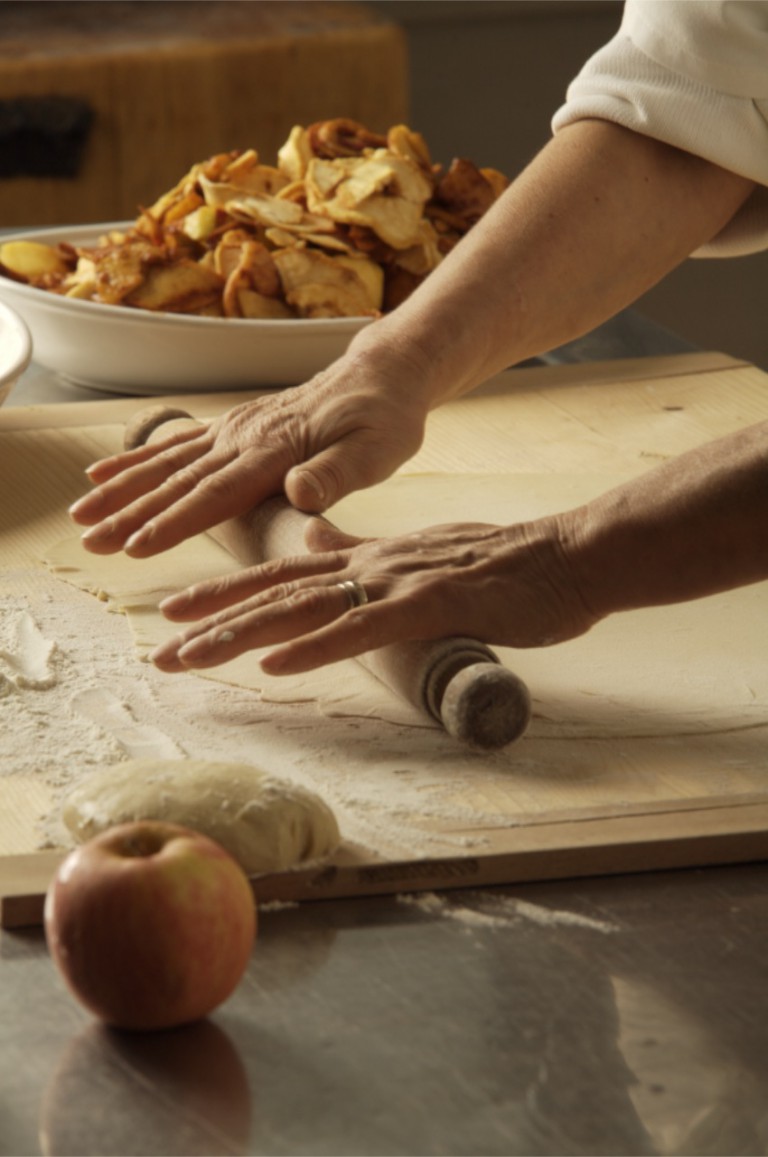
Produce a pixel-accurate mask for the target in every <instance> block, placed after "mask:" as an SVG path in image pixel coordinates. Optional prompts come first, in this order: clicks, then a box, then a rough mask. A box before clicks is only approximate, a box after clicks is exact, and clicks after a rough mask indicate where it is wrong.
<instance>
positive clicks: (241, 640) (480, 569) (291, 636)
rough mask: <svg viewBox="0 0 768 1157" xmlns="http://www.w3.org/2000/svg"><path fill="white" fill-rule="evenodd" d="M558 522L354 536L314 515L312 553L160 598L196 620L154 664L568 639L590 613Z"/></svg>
mask: <svg viewBox="0 0 768 1157" xmlns="http://www.w3.org/2000/svg"><path fill="white" fill-rule="evenodd" d="M562 523H563V519H562V518H560V519H556V518H549V519H541V520H538V521H536V522H532V523H527V524H522V525H517V526H512V527H501V526H493V525H488V524H485V523H459V524H448V525H444V526H435V527H431V528H429V529H427V530H425V531H422V532H419V533H417V534H407V535H402V536H400V537H395V538H385V539H363V538H357V537H354V536H351V535H347V534H344V533H342V532H341V531H339V530H336V529H335V528H334V527H330V526H329V525H328V524H327V523H325V522H324V521H323V520H321V519H313V520H311V522H310V523H309V524H308V530H307V535H306V539H307V545H308V547H309V549H310V553H309V554H307V555H302V556H298V557H295V558H289V559H280V560H273V561H270V562H268V563H265V564H264V565H262V566H258V567H252V568H250V569H248V570H244V571H240V572H238V573H235V574H230V575H227V576H225V577H223V578H220V579H214V580H212V581H209V582H205V583H200V584H198V585H197V586H194V587H191V588H189V589H188V590H186V591H182V592H179V594H177V595H173V596H171V597H170V598H169V599H166V600H165V601H164V602H163V603H162V604H161V609H162V610H163V613H164V614H165V615H166V616H167V617H168V618H170V619H172V620H173V621H176V622H190V621H194V622H195V625H194V626H192V627H189V628H188V629H187V630H185V631H184V632H182V633H181V634H180V635H179V636H178V637H176V638H175V639H173V640H171V641H169V642H167V643H164V644H163V645H162V646H161V647H159V648H157V650H156V651H155V652H154V653H153V654H152V656H151V657H152V659H153V661H154V662H155V664H156V665H157V666H158V667H160V668H161V669H162V670H165V671H183V670H186V669H189V668H204V667H212V666H217V665H218V664H220V663H224V662H227V661H228V660H230V659H233V658H235V657H236V656H238V655H241V654H243V653H244V652H245V651H248V650H251V649H255V648H261V647H275V649H274V650H272V651H270V652H269V653H268V654H267V655H266V656H264V658H263V659H262V667H263V669H264V670H265V671H267V672H268V673H269V674H273V675H287V674H296V673H298V672H301V671H307V670H311V669H312V668H316V667H319V666H321V665H323V664H326V663H331V662H335V661H337V660H340V659H344V658H349V657H352V656H354V655H359V654H362V653H363V652H364V651H368V650H372V649H374V648H377V647H381V646H383V645H385V644H388V643H393V642H398V641H401V640H405V639H431V638H440V637H445V636H450V635H468V636H471V637H473V638H476V639H480V640H483V641H485V642H488V643H496V644H505V645H508V646H514V647H534V646H545V645H547V644H551V643H555V642H559V641H562V640H564V639H568V638H572V637H574V636H576V635H579V634H582V633H583V632H584V631H586V630H588V629H589V627H590V626H592V624H593V623H594V621H595V619H596V616H595V615H594V614H592V613H591V612H590V610H589V609H588V608H587V607H586V605H585V604H584V602H583V600H582V599H581V597H580V595H579V592H578V589H577V587H576V584H575V582H574V578H573V574H572V571H571V567H570V564H569V560H568V555H567V549H566V548H565V547H564V543H566V542H567V541H568V535H569V533H570V532H568V531H567V532H566V534H565V535H564V533H563V532H564V527H563V525H562ZM348 579H353V580H354V581H356V582H359V583H362V584H363V586H364V587H365V591H366V593H367V595H368V599H369V602H368V603H367V604H365V605H364V606H361V607H356V608H354V609H351V610H350V609H349V603H348V599H347V595H346V593H345V592H344V591H343V590H341V589H340V588H339V586H338V584H339V583H340V582H344V581H345V580H348Z"/></svg>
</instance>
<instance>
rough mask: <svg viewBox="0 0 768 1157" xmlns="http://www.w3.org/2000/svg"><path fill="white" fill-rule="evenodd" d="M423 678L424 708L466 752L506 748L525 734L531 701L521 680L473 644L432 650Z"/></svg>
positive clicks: (456, 642)
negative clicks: (431, 661)
mask: <svg viewBox="0 0 768 1157" xmlns="http://www.w3.org/2000/svg"><path fill="white" fill-rule="evenodd" d="M436 648H437V657H436V660H435V662H434V664H433V665H432V667H431V669H430V670H429V671H428V673H427V675H426V678H425V679H424V706H425V707H426V709H427V711H428V712H429V714H430V715H431V716H432V717H433V718H434V719H436V720H437V721H438V723H442V725H443V726H444V727H445V730H446V731H447V732H448V734H449V735H452V736H453V737H454V739H458V740H460V741H461V742H462V743H466V744H469V745H470V746H471V747H478V748H483V749H485V750H495V749H498V748H502V747H506V746H508V745H509V744H510V743H514V742H515V740H517V739H520V737H521V736H522V735H523V734H524V732H525V731H526V729H527V727H528V724H529V723H530V719H531V696H530V692H529V691H528V688H527V687H526V685H525V683H524V682H523V681H522V679H520V678H518V676H517V675H515V674H514V673H513V672H512V671H510V670H509V669H508V668H507V667H504V666H503V665H502V663H501V662H500V661H499V659H498V657H497V655H496V654H495V652H494V651H492V650H491V648H490V647H487V646H486V645H485V644H484V643H481V642H479V641H478V640H477V639H465V638H454V639H451V640H444V641H443V643H442V647H441V645H440V643H438V644H437V645H436Z"/></svg>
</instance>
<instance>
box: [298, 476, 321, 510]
mask: <svg viewBox="0 0 768 1157" xmlns="http://www.w3.org/2000/svg"><path fill="white" fill-rule="evenodd" d="M296 481H297V482H300V483H301V484H302V485H303V486H307V487H308V488H309V489H310V490H311V491H312V493H313V494H316V495H317V497H318V498H319V499H320V501H321V502H325V490H324V488H323V486H322V484H321V482H320V479H319V478H318V477H317V475H316V474H314V473H313V472H312V471H311V470H299V471H298V472H297V474H296Z"/></svg>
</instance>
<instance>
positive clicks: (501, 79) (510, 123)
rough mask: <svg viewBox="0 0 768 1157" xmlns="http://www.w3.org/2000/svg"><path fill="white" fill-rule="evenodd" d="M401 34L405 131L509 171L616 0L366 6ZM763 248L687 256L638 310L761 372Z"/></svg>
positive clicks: (446, 154)
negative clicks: (728, 255) (407, 111)
mask: <svg viewBox="0 0 768 1157" xmlns="http://www.w3.org/2000/svg"><path fill="white" fill-rule="evenodd" d="M370 6H371V7H373V8H375V9H378V10H379V11H380V12H381V13H382V14H385V15H386V16H388V17H389V18H390V19H392V20H395V21H397V22H398V23H400V24H401V25H402V26H403V27H404V28H405V30H406V32H407V36H408V44H409V49H410V84H411V110H412V111H411V124H412V127H414V128H416V129H419V130H420V131H421V132H423V133H424V135H425V137H426V138H427V140H428V142H429V144H430V147H431V149H432V152H433V155H434V157H435V159H436V160H441V161H449V160H450V159H451V157H452V156H455V155H464V156H467V157H471V158H472V160H474V161H477V162H478V163H481V164H486V165H494V166H496V167H497V168H500V169H503V170H504V171H506V172H507V173H509V174H510V175H513V174H514V173H515V172H518V171H519V170H520V169H521V168H522V167H523V166H524V165H525V164H526V162H527V161H528V160H529V159H530V158H531V156H532V155H533V154H534V152H535V151H536V150H537V149H538V148H540V147H541V146H542V145H543V144H544V142H545V141H546V140H547V139H548V136H549V133H550V130H549V122H550V118H551V116H552V113H553V112H554V111H555V109H556V108H557V107H558V106H559V105H560V104H561V103H562V100H563V97H564V94H565V90H566V87H567V84H568V82H569V80H570V79H571V78H572V76H573V75H574V74H575V73H576V72H577V71H578V70H579V68H580V66H581V64H582V63H583V62H584V60H586V59H587V57H588V56H589V55H590V54H591V53H592V52H594V51H595V50H596V49H597V48H599V47H600V46H601V45H602V44H604V43H605V41H606V40H608V39H609V38H610V37H611V36H612V35H613V33H614V32H615V31H616V29H617V28H618V26H619V22H620V20H621V9H622V5H621V3H620V2H618V0H371V2H370ZM767 297H768V253H761V254H756V255H754V256H750V257H742V258H737V259H732V260H706V261H703V260H699V259H696V260H689V261H687V262H685V264H684V265H683V266H681V268H679V269H678V270H676V271H675V272H674V273H672V274H671V275H670V276H669V277H668V278H667V279H666V280H665V282H664V283H663V284H662V285H659V286H657V287H656V288H655V289H653V290H651V292H650V293H648V294H646V295H645V296H644V297H643V298H642V299H641V301H640V302H639V303H638V308H640V309H642V311H643V312H644V313H646V314H647V315H648V316H650V317H652V318H655V319H656V320H657V321H659V322H661V323H662V324H664V325H666V326H668V327H669V328H671V329H673V330H675V331H677V332H678V333H680V334H682V335H683V336H684V337H686V338H688V339H689V340H690V341H693V342H695V343H697V344H699V345H701V346H702V347H704V348H707V349H719V350H723V351H724V352H726V353H730V354H732V355H733V356H735V357H742V358H745V359H747V360H749V361H752V362H755V363H756V364H757V365H760V366H762V367H763V368H765V369H768V316H766V315H767V314H768V310H766V305H765V303H766V298H767Z"/></svg>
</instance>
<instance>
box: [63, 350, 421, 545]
mask: <svg viewBox="0 0 768 1157" xmlns="http://www.w3.org/2000/svg"><path fill="white" fill-rule="evenodd" d="M418 377H419V372H418V368H417V367H416V366H414V365H413V364H407V363H405V361H404V360H403V359H400V362H399V364H398V361H397V359H396V358H394V357H392V358H390V359H389V360H388V359H387V358H385V357H379V358H377V359H376V364H375V366H374V367H373V368H371V367H370V365H369V366H368V367H367V368H363V367H361V366H360V365H359V364H358V363H357V361H356V360H355V359H354V358H353V357H351V356H345V357H344V358H342V359H340V360H339V361H338V362H336V363H335V364H334V365H333V366H331V367H330V368H329V369H328V370H326V371H324V372H323V373H321V374H319V375H318V376H317V377H315V378H314V379H312V381H310V382H308V383H306V384H305V385H302V386H299V387H296V388H294V389H289V390H283V391H281V392H279V393H275V394H270V395H266V396H264V397H260V398H258V399H256V400H255V401H250V402H246V403H244V404H242V405H240V406H236V407H235V408H234V409H232V410H230V411H228V412H227V413H226V414H224V415H222V416H221V417H220V418H218V419H217V420H216V421H214V422H212V423H211V424H210V425H200V426H199V427H197V428H195V429H191V430H190V429H187V430H183V431H177V432H175V433H172V434H170V435H169V437H168V438H167V439H162V440H158V441H157V442H156V443H155V444H152V445H148V446H141V447H139V448H138V449H136V450H130V451H126V452H125V453H122V454H117V455H115V456H114V457H111V458H105V459H103V460H102V461H100V462H97V463H95V464H94V465H93V466H91V467H90V468H89V470H88V474H89V477H90V478H91V480H92V481H93V482H94V483H96V489H95V490H93V491H91V493H89V494H88V495H86V496H85V497H84V498H81V499H79V500H78V501H77V502H76V503H75V504H74V505H73V506H72V507H71V508H70V515H71V517H72V518H73V519H74V520H75V521H76V522H77V523H79V524H81V525H83V526H86V527H89V528H90V529H89V530H87V531H86V532H85V534H84V535H83V545H84V546H85V547H87V549H88V550H90V551H92V552H93V553H96V554H112V553H114V552H116V551H118V550H120V549H124V550H125V551H126V553H127V554H129V555H131V556H133V557H135V558H145V557H148V556H150V555H154V554H158V553H159V552H161V551H163V550H167V549H169V548H170V547H172V546H175V545H176V544H177V543H179V542H181V541H182V540H184V539H186V538H189V537H191V536H192V535H194V534H198V533H200V532H202V531H204V530H207V529H208V528H209V527H211V526H214V525H216V524H217V523H219V522H223V521H225V520H226V519H229V518H233V517H235V516H236V515H238V514H242V513H244V512H245V511H247V510H250V509H252V508H253V507H254V506H257V505H258V504H259V503H260V502H262V501H263V500H264V499H266V498H269V497H271V496H273V495H275V494H279V493H281V492H282V491H284V492H285V494H286V496H287V497H288V499H289V501H290V502H292V503H293V505H294V506H296V507H298V508H299V509H301V510H306V511H309V512H313V513H318V512H321V511H324V510H325V509H327V508H328V507H329V506H331V505H333V504H334V503H335V502H337V501H338V500H339V499H341V498H343V497H344V496H345V495H347V494H349V493H350V492H351V491H353V490H358V489H362V488H364V487H367V486H371V485H373V484H374V483H376V482H380V481H382V480H383V479H384V478H386V477H388V476H389V475H390V474H391V473H392V472H393V471H394V470H395V469H396V468H397V467H398V466H399V465H400V464H401V463H402V462H404V461H405V460H406V459H408V458H409V457H411V456H412V455H413V454H414V453H415V452H416V450H417V449H418V448H419V446H420V444H421V440H422V438H423V433H424V422H425V418H426V403H425V402H424V401H423V400H420V398H419V394H418V390H417V388H416V383H417V380H418Z"/></svg>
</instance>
